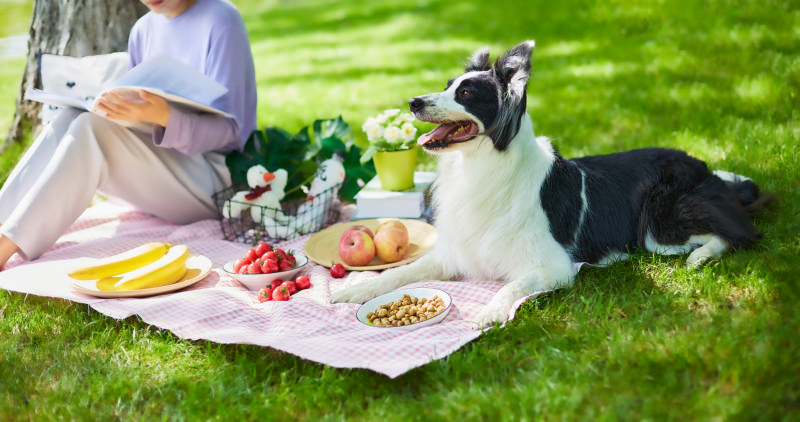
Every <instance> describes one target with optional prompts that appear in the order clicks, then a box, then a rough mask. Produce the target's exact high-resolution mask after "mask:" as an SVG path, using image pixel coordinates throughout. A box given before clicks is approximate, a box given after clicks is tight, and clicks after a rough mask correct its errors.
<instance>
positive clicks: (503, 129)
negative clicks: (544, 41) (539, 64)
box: [489, 41, 534, 151]
mask: <svg viewBox="0 0 800 422" xmlns="http://www.w3.org/2000/svg"><path fill="white" fill-rule="evenodd" d="M533 46H534V43H533V41H525V42H523V43H521V44H519V45H517V46H516V47H514V48H512V49H510V50H508V51H507V52H506V53H505V54H503V56H502V57H500V58H498V59H497V61H495V63H494V68H493V69H492V71H493V72H494V74H495V77H496V78H497V80H498V82H499V83H500V85H501V90H502V93H503V99H502V100H501V101H500V110H499V113H498V114H497V118H496V119H495V122H494V125H493V127H492V129H491V130H490V131H489V132H490V135H489V136H490V137H491V138H492V141H493V142H494V146H495V148H497V149H498V150H500V151H504V150H505V149H506V148H507V147H508V145H509V144H510V143H511V140H512V139H513V138H514V137H515V136H516V135H517V132H519V126H520V120H521V119H522V116H523V115H524V114H525V107H526V104H527V96H526V94H525V91H526V90H527V89H528V77H529V76H530V73H531V53H533Z"/></svg>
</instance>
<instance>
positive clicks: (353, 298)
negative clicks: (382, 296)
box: [331, 281, 379, 303]
mask: <svg viewBox="0 0 800 422" xmlns="http://www.w3.org/2000/svg"><path fill="white" fill-rule="evenodd" d="M373 285H374V283H371V282H369V281H368V282H364V283H361V284H356V285H355V286H350V287H348V288H346V289H344V290H340V291H338V292H336V293H334V294H333V295H331V303H364V302H366V301H368V300H370V299H372V298H373V297H375V296H377V295H378V293H379V292H378V291H376V290H375V289H374V288H373Z"/></svg>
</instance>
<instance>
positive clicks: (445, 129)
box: [417, 120, 478, 148]
mask: <svg viewBox="0 0 800 422" xmlns="http://www.w3.org/2000/svg"><path fill="white" fill-rule="evenodd" d="M477 134H478V125H476V124H475V123H473V122H471V121H469V120H463V121H458V122H449V123H442V124H440V125H439V126H436V127H435V128H434V129H433V130H432V131H430V132H428V133H426V134H424V135H421V136H420V137H419V139H417V144H419V145H424V146H426V147H433V148H435V147H442V146H445V145H447V144H453V143H457V142H465V141H469V140H470V139H472V138H474V137H475V135H477Z"/></svg>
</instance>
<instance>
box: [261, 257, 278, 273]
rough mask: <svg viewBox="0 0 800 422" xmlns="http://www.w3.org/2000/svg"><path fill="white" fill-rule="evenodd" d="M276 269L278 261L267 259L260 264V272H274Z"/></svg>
mask: <svg viewBox="0 0 800 422" xmlns="http://www.w3.org/2000/svg"><path fill="white" fill-rule="evenodd" d="M278 270H279V268H278V261H273V260H271V259H268V260H266V261H264V262H263V263H262V264H261V272H263V273H264V274H270V273H276V272H278Z"/></svg>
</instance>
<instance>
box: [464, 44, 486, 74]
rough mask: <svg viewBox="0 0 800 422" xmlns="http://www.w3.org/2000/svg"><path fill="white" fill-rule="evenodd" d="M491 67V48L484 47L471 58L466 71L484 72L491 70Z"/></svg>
mask: <svg viewBox="0 0 800 422" xmlns="http://www.w3.org/2000/svg"><path fill="white" fill-rule="evenodd" d="M491 67H492V65H491V63H489V47H483V48H481V49H480V50H478V51H476V52H475V54H473V55H472V57H470V59H469V62H468V63H467V65H466V66H465V69H464V70H465V71H467V72H472V71H478V72H482V71H486V70H489V69H491Z"/></svg>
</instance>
